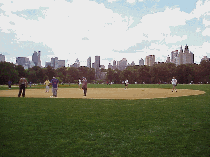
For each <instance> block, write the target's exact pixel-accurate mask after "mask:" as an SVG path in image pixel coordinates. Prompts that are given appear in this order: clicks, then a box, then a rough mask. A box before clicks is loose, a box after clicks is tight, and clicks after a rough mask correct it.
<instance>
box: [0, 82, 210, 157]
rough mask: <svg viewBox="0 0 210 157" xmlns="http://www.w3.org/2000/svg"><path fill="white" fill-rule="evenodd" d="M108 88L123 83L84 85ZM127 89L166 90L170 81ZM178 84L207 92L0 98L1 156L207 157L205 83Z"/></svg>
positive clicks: (209, 121) (209, 116)
mask: <svg viewBox="0 0 210 157" xmlns="http://www.w3.org/2000/svg"><path fill="white" fill-rule="evenodd" d="M60 87H62V86H60ZM72 87H73V86H72ZM76 87H77V86H76ZM113 87H114V88H123V87H124V86H123V85H88V88H113ZM128 87H129V88H171V85H129V86H128ZM32 88H35V87H32ZM36 88H37V87H36ZM40 88H44V87H40ZM177 88H178V89H179V88H180V89H181V88H183V89H186V88H188V89H196V90H203V91H205V92H206V93H205V94H204V95H198V96H188V97H179V98H166V99H162V98H161V99H147V100H142V99H141V100H94V99H59V98H57V99H43V98H41V99H36V98H1V97H0V120H1V123H0V141H1V145H0V155H1V156H4V157H8V156H15V157H16V156H23V157H25V156H30V157H31V156H36V157H40V156H50V157H52V156H55V157H57V156H59V157H60V156H73V157H75V156H91V157H92V156H103V157H104V156H141V157H144V156H145V157H148V156H167V157H169V156H184V157H186V156H187V157H188V156H189V157H191V156H198V157H201V156H203V157H206V156H209V155H210V85H178V86H177ZM0 89H1V90H4V89H7V88H6V87H0Z"/></svg>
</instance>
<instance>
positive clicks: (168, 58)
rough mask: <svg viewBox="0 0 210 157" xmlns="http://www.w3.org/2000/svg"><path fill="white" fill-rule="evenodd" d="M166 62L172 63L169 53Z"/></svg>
mask: <svg viewBox="0 0 210 157" xmlns="http://www.w3.org/2000/svg"><path fill="white" fill-rule="evenodd" d="M166 63H170V57H169V55H168V57H167V59H166Z"/></svg>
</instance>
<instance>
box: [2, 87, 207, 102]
mask: <svg viewBox="0 0 210 157" xmlns="http://www.w3.org/2000/svg"><path fill="white" fill-rule="evenodd" d="M204 93H205V92H204V91H199V90H190V89H178V90H177V92H172V90H171V89H161V88H129V89H126V90H125V89H124V88H88V91H87V96H86V97H85V96H83V90H82V89H78V88H59V89H58V97H57V98H87V99H153V98H168V97H180V96H189V95H199V94H204ZM17 96H18V90H0V97H17ZM50 96H52V90H51V89H50V92H49V93H45V89H26V97H27V98H29V97H32V98H50Z"/></svg>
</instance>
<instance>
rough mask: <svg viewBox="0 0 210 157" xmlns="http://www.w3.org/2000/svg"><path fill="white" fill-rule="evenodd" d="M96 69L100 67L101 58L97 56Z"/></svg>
mask: <svg viewBox="0 0 210 157" xmlns="http://www.w3.org/2000/svg"><path fill="white" fill-rule="evenodd" d="M94 67H95V69H97V68H99V67H100V56H95V64H94Z"/></svg>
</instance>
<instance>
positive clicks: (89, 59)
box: [87, 57, 91, 68]
mask: <svg viewBox="0 0 210 157" xmlns="http://www.w3.org/2000/svg"><path fill="white" fill-rule="evenodd" d="M87 67H88V68H91V57H89V58H88V59H87Z"/></svg>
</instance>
